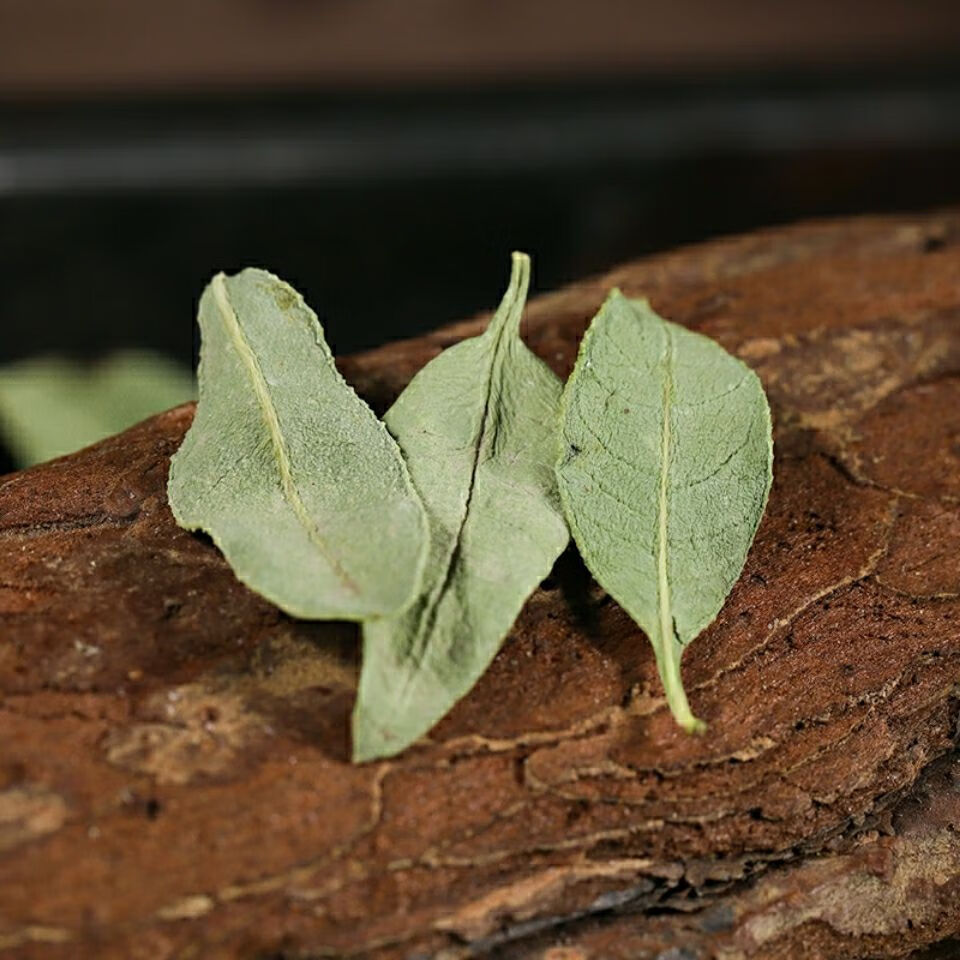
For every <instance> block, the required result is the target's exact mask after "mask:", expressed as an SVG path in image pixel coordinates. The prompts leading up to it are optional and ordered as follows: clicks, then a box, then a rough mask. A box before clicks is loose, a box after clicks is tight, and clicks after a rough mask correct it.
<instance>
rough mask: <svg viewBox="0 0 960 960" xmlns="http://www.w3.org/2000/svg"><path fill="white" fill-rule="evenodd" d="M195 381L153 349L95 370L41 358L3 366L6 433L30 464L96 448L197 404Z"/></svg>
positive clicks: (19, 457) (0, 381)
mask: <svg viewBox="0 0 960 960" xmlns="http://www.w3.org/2000/svg"><path fill="white" fill-rule="evenodd" d="M194 392H195V387H194V380H193V376H192V375H191V374H190V371H189V370H187V369H185V368H184V367H181V366H180V365H179V364H177V363H174V362H173V361H172V360H168V359H167V358H166V357H162V356H159V355H157V354H154V353H149V352H146V351H136V350H127V351H123V352H120V353H115V354H113V355H111V356H110V357H107V358H106V359H105V360H102V361H100V362H99V363H96V364H93V365H91V366H87V365H84V364H80V363H76V362H75V361H71V360H66V359H63V358H61V357H36V358H34V359H30V360H21V361H18V362H17V363H12V364H10V365H9V366H6V367H3V368H0V434H2V436H3V441H4V442H5V443H6V444H7V446H8V447H9V448H10V450H11V451H12V453H13V455H14V457H15V459H16V461H17V463H18V464H19V465H20V466H22V467H27V466H30V465H31V464H34V463H40V462H41V461H44V460H50V459H52V458H53V457H59V456H62V455H63V454H66V453H72V452H73V451H74V450H79V449H80V448H81V447H86V446H89V445H90V444H91V443H96V442H97V441H98V440H102V439H104V437H109V436H112V435H113V434H115V433H119V432H120V431H121V430H125V429H126V428H127V427H129V426H132V425H133V424H135V423H137V422H139V421H140V420H143V419H145V418H146V417H149V416H150V415H151V414H154V413H160V412H161V411H163V410H168V409H169V408H170V407H175V406H176V405H177V404H179V403H185V402H186V401H187V400H191V399H193V396H194Z"/></svg>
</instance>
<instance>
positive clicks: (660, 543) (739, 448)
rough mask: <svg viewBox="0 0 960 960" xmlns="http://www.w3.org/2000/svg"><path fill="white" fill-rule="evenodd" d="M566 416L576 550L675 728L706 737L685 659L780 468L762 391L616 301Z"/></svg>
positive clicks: (647, 311) (732, 575)
mask: <svg viewBox="0 0 960 960" xmlns="http://www.w3.org/2000/svg"><path fill="white" fill-rule="evenodd" d="M561 408H562V414H561V417H562V421H561V435H562V444H561V456H560V461H559V463H558V465H557V477H558V480H559V484H560V493H561V497H562V499H563V506H564V511H565V513H566V516H567V520H568V521H569V523H570V529H571V532H572V533H573V537H574V540H575V541H576V543H577V546H578V547H579V549H580V553H581V555H582V556H583V559H584V561H585V562H586V564H587V566H588V567H589V568H590V571H591V572H592V573H593V575H594V576H595V577H596V579H597V580H598V582H599V583H600V584H601V585H602V586H603V587H604V588H605V589H606V590H607V591H608V592H609V593H610V595H611V596H612V597H613V598H614V599H615V600H616V601H617V602H618V603H619V604H620V605H621V606H622V607H623V608H624V609H625V610H626V611H627V612H628V613H629V614H630V616H631V617H633V619H634V620H636V622H637V623H638V624H639V625H640V626H641V627H642V628H643V630H644V631H645V632H646V634H647V636H648V637H649V638H650V641H651V643H652V644H653V648H654V650H655V652H656V657H657V664H658V666H659V669H660V676H661V678H662V680H663V685H664V688H665V690H666V695H667V700H668V702H669V704H670V708H671V709H672V711H673V715H674V717H675V718H676V719H677V722H678V723H680V725H681V726H683V727H684V728H685V729H687V730H690V731H693V730H696V729H699V728H702V726H703V725H702V724H701V722H700V721H699V720H697V719H696V718H695V717H694V716H693V713H692V712H691V710H690V707H689V705H688V703H687V697H686V694H685V692H684V689H683V684H682V681H681V677H680V657H681V654H682V652H683V649H684V647H685V646H686V645H687V644H688V643H690V642H691V641H692V640H693V639H694V638H695V637H696V636H697V635H698V634H699V633H700V632H701V631H702V630H703V629H704V628H705V627H706V626H707V625H708V624H710V623H711V622H712V621H713V619H714V618H715V617H716V615H717V614H718V613H719V611H720V608H721V607H722V606H723V603H724V601H725V599H726V597H727V594H728V593H729V592H730V589H731V588H732V586H733V584H734V583H735V582H736V580H737V578H738V577H739V576H740V571H741V570H742V569H743V564H744V561H745V559H746V556H747V551H748V550H749V548H750V544H751V543H752V542H753V537H754V534H755V533H756V530H757V526H758V525H759V523H760V518H761V517H762V515H763V511H764V507H765V505H766V501H767V494H768V492H769V490H770V482H771V478H772V461H773V441H772V437H771V426H770V410H769V408H768V406H767V400H766V397H765V396H764V392H763V387H762V386H761V384H760V381H759V379H758V378H757V376H756V374H754V373H753V371H752V370H750V368H749V367H747V366H745V365H744V364H743V363H742V362H741V361H740V360H738V359H736V358H735V357H732V356H730V354H728V353H727V352H726V351H725V350H723V348H722V347H720V346H719V345H718V344H716V343H714V342H713V341H712V340H709V339H707V338H706V337H703V336H700V335H699V334H696V333H692V332H691V331H689V330H686V329H684V328H683V327H680V326H677V325H675V324H672V323H668V322H666V321H664V320H662V319H661V318H660V317H658V316H657V314H656V313H654V312H653V310H652V309H651V308H650V306H649V305H648V304H647V302H646V301H645V300H627V299H626V298H625V297H623V296H622V294H620V292H619V291H614V292H613V293H612V294H611V295H610V297H609V298H608V299H607V301H606V303H604V305H603V307H602V308H601V309H600V312H599V313H598V314H597V316H596V317H595V318H594V320H593V322H592V324H591V325H590V328H589V330H588V331H587V333H586V336H585V337H584V339H583V343H582V344H581V347H580V353H579V356H578V358H577V364H576V367H575V368H574V371H573V373H572V374H571V376H570V380H569V381H568V383H567V386H566V388H565V390H564V395H563V400H562V402H561Z"/></svg>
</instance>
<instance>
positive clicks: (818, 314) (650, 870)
mask: <svg viewBox="0 0 960 960" xmlns="http://www.w3.org/2000/svg"><path fill="white" fill-rule="evenodd" d="M612 285H619V286H620V287H621V288H622V289H623V290H624V291H625V292H627V293H628V294H631V295H640V294H644V295H647V296H649V297H650V298H651V300H652V301H653V304H654V306H655V307H656V308H657V309H658V310H659V311H660V312H661V313H663V314H664V315H666V316H668V317H671V318H673V319H676V320H677V321H679V322H682V323H685V324H688V325H689V326H691V327H693V328H696V329H697V330H700V331H702V332H704V333H706V334H708V335H709V336H711V337H714V338H715V339H717V340H718V341H719V342H720V343H722V344H723V345H724V346H725V347H726V348H727V349H729V350H731V351H733V352H735V353H737V354H739V355H740V356H741V357H743V359H744V360H745V361H746V362H748V363H749V364H751V365H752V366H753V367H754V368H755V369H756V370H757V371H758V373H759V374H760V376H761V377H762V378H763V381H764V383H765V385H766V388H767V391H768V394H769V396H770V400H771V405H772V408H773V412H774V418H775V424H776V458H777V459H776V467H775V473H776V478H775V483H774V489H773V493H772V496H771V500H770V506H769V509H768V511H767V514H766V517H765V519H764V521H763V524H762V526H761V529H760V531H759V534H758V536H757V540H756V542H755V544H754V547H753V549H752V551H751V553H750V557H749V559H748V561H747V565H746V569H745V570H744V573H743V576H742V577H741V579H740V581H739V583H738V584H737V586H736V588H735V589H734V591H733V593H732V595H731V597H730V598H729V601H728V602H727V604H726V606H725V608H724V610H723V612H722V614H721V615H720V617H719V618H718V620H717V621H716V623H715V624H714V625H713V626H712V627H711V628H710V629H709V630H708V631H707V632H706V633H705V634H704V635H703V636H702V637H701V638H700V639H699V640H698V641H697V642H696V643H695V644H694V645H693V646H692V647H691V649H690V650H689V651H688V653H687V655H686V656H685V659H684V675H685V678H686V684H687V688H688V691H689V693H690V695H691V700H692V704H693V707H694V709H695V711H696V713H697V714H698V715H699V716H701V717H703V718H704V719H705V720H706V721H707V722H708V723H709V730H708V732H707V734H706V735H705V736H703V737H689V736H686V735H684V734H683V733H682V732H681V731H679V730H678V729H677V728H676V727H675V725H674V724H673V723H672V722H671V719H670V716H669V713H668V711H667V710H666V708H665V704H664V702H663V699H662V692H661V688H660V685H659V682H658V680H657V678H656V671H655V667H654V662H653V657H652V654H651V651H650V648H649V645H648V644H647V642H646V640H645V639H644V637H643V635H642V634H641V633H640V632H639V631H638V630H637V628H636V627H635V626H634V625H633V624H632V623H631V621H630V620H629V619H628V618H627V617H626V616H625V615H624V614H623V612H622V611H621V610H620V609H619V608H618V607H617V606H616V605H615V604H614V603H613V602H611V601H610V600H609V599H608V598H607V597H606V596H605V595H604V593H603V592H602V591H601V590H600V589H599V588H598V587H597V586H596V585H595V584H593V583H592V582H591V581H590V579H589V577H588V576H587V574H586V572H585V570H584V569H583V567H582V565H581V563H580V562H579V560H578V559H577V556H576V554H575V553H574V552H572V551H571V552H569V553H568V554H567V555H565V556H564V558H562V560H561V562H560V563H559V565H558V567H557V570H556V571H555V575H554V576H553V577H552V578H551V579H550V580H548V581H547V582H546V583H545V584H544V585H543V587H542V588H541V589H540V590H539V591H538V592H537V593H536V594H535V595H534V596H533V598H532V599H531V600H530V602H529V603H528V604H527V606H526V608H525V610H524V612H523V613H522V615H521V616H520V619H519V620H518V622H517V624H516V626H515V628H514V630H513V632H512V634H511V636H510V638H509V639H508V641H507V643H506V644H505V646H504V648H503V650H502V652H501V653H500V655H499V656H498V657H497V659H496V661H495V662H494V664H493V666H492V667H491V669H490V670H489V671H488V673H487V674H486V676H484V677H483V679H482V680H481V681H480V683H479V684H478V686H477V687H476V689H475V690H474V691H473V693H472V694H471V695H470V696H469V697H468V698H467V699H466V700H464V701H463V702H462V703H461V704H459V705H458V706H457V707H456V708H455V709H454V711H453V712H452V713H451V714H450V715H449V716H448V717H447V718H446V719H445V720H444V721H443V722H442V723H441V724H439V726H438V727H436V728H435V729H434V730H433V731H432V733H431V735H430V737H429V738H428V739H426V740H424V741H423V742H422V743H420V744H418V745H416V746H415V747H414V748H412V749H410V750H408V751H406V752H405V753H404V754H403V755H402V756H400V757H398V758H396V759H394V760H391V761H389V762H383V763H375V764H371V765H366V766H359V767H357V766H351V765H350V764H349V763H348V762H347V756H348V718H349V711H350V709H351V705H352V699H353V691H354V686H355V682H356V672H357V644H356V636H355V631H354V628H352V627H349V626H343V625H337V624H333V625H330V624H305V623H298V622H295V621H292V620H290V619H288V618H287V617H285V616H283V615H281V614H280V613H278V611H277V610H276V609H274V608H273V607H271V606H270V605H269V604H267V603H266V602H264V601H262V600H261V599H259V598H258V597H257V596H256V595H254V594H252V593H251V592H249V591H248V590H246V589H245V588H244V587H242V586H241V585H240V584H239V583H238V582H237V581H236V580H235V579H234V577H233V576H232V574H231V573H230V570H229V568H228V567H227V566H226V564H225V563H224V561H223V560H222V559H221V557H220V555H219V554H218V552H217V551H216V549H215V548H213V547H212V545H211V544H210V543H209V542H208V541H207V540H205V539H204V538H202V537H198V536H191V535H189V534H187V533H184V532H182V531H180V530H179V529H178V528H177V527H176V525H175V523H174V522H173V519H172V517H171V515H170V512H169V509H168V506H167V503H166V498H165V493H164V487H165V480H166V472H167V464H168V458H169V456H170V454H171V453H172V452H173V451H174V450H175V449H176V447H177V444H178V443H179V441H180V439H181V437H182V435H183V432H184V431H185V429H186V428H187V426H188V425H189V423H190V418H191V415H192V409H191V408H190V407H182V408H179V409H177V410H173V411H170V412H169V413H166V414H163V415H161V416H158V417H155V418H154V419H152V420H150V421H147V422H146V423H144V424H141V425H140V426H138V427H136V428H134V429H132V430H130V431H128V432H127V433H125V434H123V435H121V436H118V437H114V438H112V439H110V440H107V441H105V442H103V443H101V444H99V445H98V446H96V447H93V448H91V449H88V450H86V451H83V452H81V453H78V454H76V455H74V456H71V457H67V458H64V459H62V460H59V461H55V462H53V463H50V464H47V465H44V466H40V467H37V468H35V469H33V470H30V471H26V472H24V473H20V474H15V475H12V476H10V477H8V478H5V479H4V480H0V957H6V956H11V957H17V958H20V957H23V958H34V957H36V958H50V960H61V958H62V960H66V958H70V960H75V958H88V957H89V958H96V960H114V958H116V960H120V958H123V960H128V958H144V960H154V958H156V960H173V958H182V960H187V958H203V960H210V958H244V960H254V958H268V957H269V958H279V957H284V958H291V960H292V958H306V957H320V956H341V955H351V956H353V955H360V956H362V957H369V958H374V957H376V958H394V957H397V958H399V957H427V956H442V957H445V958H448V960H450V958H459V957H468V956H498V957H509V958H540V960H601V958H620V957H623V958H628V957H629V958H642V957H651V958H654V957H659V958H660V960H707V958H723V960H734V958H743V960H746V958H759V957H763V958H774V957H783V958H787V957H791V958H794V957H799V958H803V957H808V958H813V957H836V956H849V957H893V956H901V955H903V954H905V953H906V952H908V951H909V950H911V949H914V948H917V947H920V946H923V945H924V944H927V943H931V942H934V941H936V940H939V939H942V938H945V937H947V936H950V935H951V934H953V933H955V932H957V930H958V929H960V755H958V754H956V753H954V752H953V751H954V746H955V736H956V730H957V720H958V712H960V711H958V705H957V700H956V693H957V690H958V682H960V214H944V215H936V216H927V217H914V218H908V217H904V218H894V219H878V220H860V221H847V222H842V223H833V224H812V225H804V226H800V227H795V228H790V229H784V230H776V231H770V232H766V233H762V234H757V235H752V236H748V237H744V238H735V239H730V240H723V241H719V242H717V243H713V244H709V245H705V246H701V247H698V248H693V249H689V250H684V251H680V252H678V253H674V254H670V255H667V256H661V257H656V258H652V259H648V260H645V261H641V262H639V263H636V264H631V265H629V266H626V267H623V268H621V269H618V270H616V271H614V272H613V273H612V274H610V275H608V276H606V277H603V278H600V279H597V280H594V281H590V282H585V283H581V284H578V285H575V286H573V287H571V288H569V289H567V290H564V291H561V292H559V293H556V294H553V295H550V296H546V297H543V298H541V299H539V300H538V301H536V302H535V303H534V304H533V306H532V307H531V309H530V311H529V315H528V316H529V319H528V320H526V321H525V326H524V330H525V335H526V336H527V339H528V342H529V343H530V345H531V346H532V348H533V349H534V350H536V351H537V352H538V353H539V354H540V355H541V356H542V357H544V358H545V359H546V360H547V361H548V362H549V363H550V364H551V365H553V367H554V368H555V369H556V370H557V371H558V372H559V373H560V374H561V375H565V374H566V373H567V372H568V370H569V368H570V366H571V364H572V359H573V356H574V352H575V350H576V347H577V343H578V341H579V338H580V335H581V333H582V331H583V328H584V326H585V323H586V322H587V320H588V318H589V317H590V315H591V314H592V312H593V311H594V310H595V308H596V307H597V305H598V304H599V302H600V300H601V299H602V297H603V296H604V294H605V293H606V291H607V289H608V288H609V287H610V286H612ZM477 329H479V323H478V322H469V323H465V324H461V325H459V326H457V327H453V328H450V329H448V330H446V331H441V332H439V333H437V334H434V335H432V336H430V337H427V338H424V339H420V340H415V341H411V342H407V343H401V344H394V345H390V346H387V347H384V348H382V349H380V350H377V351H373V352H371V353H368V354H365V355H363V356H359V357H355V358H351V359H348V360H346V361H344V362H343V368H344V371H345V373H346V374H347V375H348V377H349V378H350V379H351V380H352V382H353V383H355V384H356V385H357V387H358V388H359V389H360V391H361V392H362V393H363V394H364V395H365V396H367V397H368V398H370V399H371V401H372V402H373V403H374V404H375V405H376V406H377V407H378V408H379V409H382V408H383V407H384V406H385V405H386V404H387V403H388V402H389V401H390V399H391V398H392V397H393V396H395V395H396V393H397V391H398V390H399V389H400V388H401V387H402V386H403V384H404V383H405V382H406V380H407V379H408V378H409V377H410V375H411V374H412V373H413V372H414V371H415V370H416V369H417V368H419V367H420V366H421V365H422V364H423V363H425V362H426V361H427V360H428V359H429V358H430V357H432V356H434V355H435V354H436V353H437V352H438V351H439V350H440V349H442V348H443V347H444V346H446V345H449V344H450V343H452V342H454V341H455V340H456V339H457V338H459V337H461V336H464V335H466V334H469V333H473V332H475V331H476V330H477Z"/></svg>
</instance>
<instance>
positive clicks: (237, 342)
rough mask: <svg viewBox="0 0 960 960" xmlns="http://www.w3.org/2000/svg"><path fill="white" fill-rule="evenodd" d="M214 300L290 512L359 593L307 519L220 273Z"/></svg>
mask: <svg viewBox="0 0 960 960" xmlns="http://www.w3.org/2000/svg"><path fill="white" fill-rule="evenodd" d="M212 288H213V295H214V299H215V300H216V303H217V308H218V310H219V312H220V317H221V319H222V321H223V326H224V329H225V330H226V333H227V336H228V338H229V339H230V341H231V342H232V343H233V346H234V349H235V350H236V351H237V354H238V355H239V357H240V361H241V363H242V364H243V365H244V367H245V368H246V370H247V373H248V375H249V378H250V382H251V384H252V386H253V392H254V395H255V396H256V398H257V402H258V404H259V406H260V409H261V412H262V414H263V418H264V422H265V423H266V426H267V432H268V434H269V435H270V441H271V444H272V446H273V450H274V454H275V457H276V461H277V469H278V471H279V474H280V488H281V490H282V492H283V495H284V497H285V499H286V500H287V502H288V503H289V504H290V507H291V509H292V510H293V512H294V514H295V515H296V517H297V519H298V520H299V521H300V524H301V525H302V526H303V528H304V530H305V531H306V533H307V536H308V538H309V539H310V542H311V543H313V545H314V546H315V547H316V548H317V549H318V550H319V551H320V552H321V553H322V554H323V556H324V559H325V560H326V561H327V563H328V564H329V565H330V568H331V570H332V571H333V573H334V575H335V576H336V577H337V578H338V579H339V580H340V582H341V583H342V584H343V586H344V587H345V588H346V589H347V590H349V591H350V592H351V593H358V592H359V588H358V586H357V584H356V582H355V581H354V580H353V578H352V577H351V576H350V575H349V574H348V573H347V572H346V570H344V569H343V567H342V566H341V565H340V563H339V561H338V560H337V559H336V557H335V556H334V555H333V554H332V553H331V552H330V549H329V548H328V546H327V544H326V542H325V541H324V538H323V536H322V534H321V533H320V530H319V528H318V527H317V524H316V523H315V521H314V519H313V517H311V516H310V513H309V511H308V510H307V507H306V504H304V502H303V500H302V499H301V497H300V492H299V491H298V490H297V487H296V484H295V483H294V480H293V473H292V469H291V465H290V454H289V451H288V450H287V445H286V441H285V440H284V438H283V431H282V430H281V428H280V418H279V416H278V414H277V409H276V406H275V405H274V402H273V397H272V396H271V394H270V388H269V387H268V386H267V380H266V377H264V375H263V370H261V368H260V362H259V361H258V360H257V356H256V354H255V353H254V352H253V349H252V347H251V346H250V344H249V343H248V342H247V338H246V337H245V336H244V333H243V328H242V327H241V326H240V320H239V318H238V317H237V314H236V311H235V310H234V309H233V306H232V304H231V303H230V296H229V293H228V291H227V285H226V280H225V277H224V275H223V274H222V273H220V274H217V276H216V277H214V278H213V283H212Z"/></svg>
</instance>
